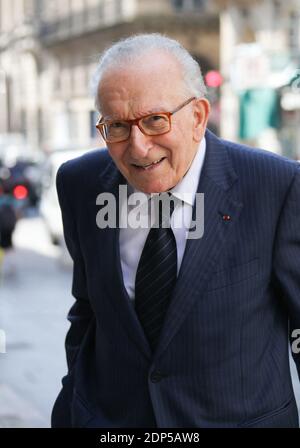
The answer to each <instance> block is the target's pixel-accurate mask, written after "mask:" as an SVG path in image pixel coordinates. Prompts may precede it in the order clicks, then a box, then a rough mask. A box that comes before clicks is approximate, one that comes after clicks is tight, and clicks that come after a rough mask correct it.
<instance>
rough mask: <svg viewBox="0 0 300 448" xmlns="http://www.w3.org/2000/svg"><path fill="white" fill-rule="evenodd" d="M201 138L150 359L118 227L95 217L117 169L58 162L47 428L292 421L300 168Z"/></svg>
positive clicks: (104, 163) (91, 160)
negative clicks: (51, 398) (60, 236)
mask: <svg viewBox="0 0 300 448" xmlns="http://www.w3.org/2000/svg"><path fill="white" fill-rule="evenodd" d="M206 139H207V151H206V157H205V161H204V166H203V170H202V175H201V178H200V181H199V187H198V191H199V192H203V193H204V194H205V199H204V203H205V227H204V236H203V237H202V238H201V239H198V240H197V239H195V240H188V241H187V246H186V250H185V254H184V259H183V262H182V265H181V270H180V273H179V276H178V279H177V283H176V287H175V290H174V294H173V297H172V301H171V304H170V307H169V309H168V312H167V316H166V319H165V322H164V326H163V329H162V334H161V338H160V342H159V344H158V347H157V350H156V352H155V353H154V354H153V355H151V352H150V348H149V345H148V343H147V340H146V337H145V335H144V333H143V330H142V328H141V326H140V324H139V321H138V319H137V316H136V314H135V311H134V308H133V307H132V304H131V302H130V300H129V298H128V296H127V293H126V290H125V287H124V284H123V280H122V272H121V265H120V255H119V244H118V230H117V229H108V228H107V229H102V230H100V229H99V228H98V227H97V226H96V220H95V217H96V213H97V211H98V210H99V207H97V206H96V197H97V195H98V194H99V193H101V192H113V193H115V194H116V195H117V192H118V186H119V184H120V182H124V179H123V178H122V176H121V175H120V173H119V172H118V171H117V169H116V167H115V165H114V163H113V162H112V160H111V159H110V157H109V155H108V153H107V151H106V150H99V151H98V150H96V151H93V152H90V153H87V154H86V155H84V156H82V157H80V158H78V159H75V160H72V161H69V162H67V163H65V164H64V165H63V166H62V167H61V168H60V170H59V172H58V176H57V189H58V195H59V201H60V205H61V209H62V216H63V223H64V232H65V239H66V243H67V246H68V249H69V251H70V254H71V256H72V258H73V260H74V273H73V274H74V275H73V286H72V293H73V295H74V297H75V298H76V301H75V304H74V305H73V306H72V308H71V310H70V313H69V316H68V318H69V320H70V322H71V327H70V329H69V331H68V334H67V337H66V353H67V361H68V374H67V375H66V376H65V377H64V378H63V380H62V383H63V388H62V390H61V392H60V394H59V396H58V398H57V400H56V402H55V405H54V408H53V412H52V426H53V427H61V426H63V427H66V426H73V427H123V428H124V427H161V428H163V427H190V428H192V427H294V426H297V425H298V414H297V408H296V404H295V398H294V394H293V389H292V383H291V376H290V370H289V358H288V339H289V337H290V335H291V334H292V331H293V329H299V328H300V172H299V167H298V164H297V163H296V162H293V161H290V160H287V159H284V158H282V157H279V156H276V155H274V154H271V153H268V152H265V151H260V150H254V149H251V148H248V147H245V146H241V145H238V144H233V143H230V142H227V141H224V140H221V139H218V138H217V137H216V136H215V135H214V134H212V133H211V132H210V131H207V132H206ZM224 214H226V215H230V217H231V220H229V221H226V220H223V219H222V216H223V215H224ZM298 347H299V345H298ZM299 356H300V355H299V354H296V353H294V359H295V361H296V364H297V368H298V373H300V360H299Z"/></svg>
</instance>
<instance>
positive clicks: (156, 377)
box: [150, 370, 166, 383]
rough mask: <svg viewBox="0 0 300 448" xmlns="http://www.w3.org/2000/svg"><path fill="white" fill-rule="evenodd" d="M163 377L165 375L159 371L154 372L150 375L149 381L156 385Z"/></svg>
mask: <svg viewBox="0 0 300 448" xmlns="http://www.w3.org/2000/svg"><path fill="white" fill-rule="evenodd" d="M164 376H166V375H164V374H163V373H162V372H160V371H159V370H154V371H153V372H152V373H151V375H150V380H151V381H152V383H158V382H159V381H161V380H162V379H163V377H164Z"/></svg>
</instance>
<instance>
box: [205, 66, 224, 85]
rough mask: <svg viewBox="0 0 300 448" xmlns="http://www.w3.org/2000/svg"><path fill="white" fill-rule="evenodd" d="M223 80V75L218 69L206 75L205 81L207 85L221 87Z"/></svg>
mask: <svg viewBox="0 0 300 448" xmlns="http://www.w3.org/2000/svg"><path fill="white" fill-rule="evenodd" d="M222 82H223V78H222V75H221V73H219V72H218V71H217V70H210V71H209V72H207V73H206V75H205V83H206V85H207V87H220V85H221V84H222Z"/></svg>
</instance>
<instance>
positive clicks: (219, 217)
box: [96, 131, 243, 358]
mask: <svg viewBox="0 0 300 448" xmlns="http://www.w3.org/2000/svg"><path fill="white" fill-rule="evenodd" d="M205 137H206V156H205V161H204V165H203V169H202V174H201V177H200V181H199V185H198V189H197V191H198V192H199V193H204V235H203V237H202V238H200V239H189V240H188V241H187V244H186V249H185V253H184V257H183V260H182V264H181V268H180V272H179V276H178V279H177V282H176V287H175V290H174V294H173V297H172V301H171V304H170V306H169V309H168V312H167V315H166V319H165V322H164V325H163V328H162V333H161V338H160V341H159V344H158V346H157V349H156V352H155V354H154V356H155V358H157V357H158V356H160V355H161V353H162V352H163V351H164V350H165V349H166V348H167V346H168V344H169V343H170V341H171V340H172V338H173V337H174V335H175V334H176V332H177V331H178V330H179V328H180V326H181V324H182V323H183V321H184V319H185V318H186V316H187V314H188V313H189V311H190V310H191V308H192V306H193V304H194V302H195V300H201V297H202V295H203V293H204V291H205V287H206V284H207V282H208V280H209V278H210V275H211V274H212V272H213V269H214V267H215V264H216V262H217V260H218V258H219V257H220V255H221V253H222V248H223V247H224V245H225V243H226V240H227V238H228V235H229V234H230V232H231V231H232V228H233V226H234V225H235V222H236V221H237V219H238V217H239V214H240V211H241V209H242V207H243V205H242V204H241V203H240V201H239V200H238V198H236V197H233V195H232V193H231V191H230V188H231V186H232V185H233V184H234V183H235V182H237V181H238V177H237V175H236V173H235V171H234V169H233V167H232V164H231V161H230V160H229V158H228V155H227V150H226V147H225V145H224V143H222V142H221V141H220V140H219V139H218V138H217V137H215V136H214V135H213V134H212V133H211V132H209V131H207V132H206V135H205ZM100 182H101V184H102V188H101V190H102V191H105V192H111V193H113V195H114V196H115V198H116V200H117V207H118V204H119V200H118V194H119V190H118V187H119V185H120V184H126V180H125V179H124V177H123V176H122V175H121V174H120V173H119V171H118V170H117V169H116V167H115V165H114V163H113V161H112V160H111V161H110V162H109V163H108V165H107V168H106V170H105V172H104V173H102V174H101V176H100ZM224 215H229V216H230V217H231V220H230V221H226V220H224V219H223V216H224ZM195 216H196V215H195V207H194V210H193V219H195ZM96 239H97V244H98V247H99V251H101V253H104V254H107V260H108V263H107V264H105V266H103V268H104V272H103V273H102V275H101V279H102V281H104V284H105V289H106V292H107V294H108V296H109V300H110V302H111V305H112V306H113V307H114V309H115V312H116V314H117V315H118V316H119V318H120V320H121V321H122V323H123V326H124V329H125V330H126V331H127V333H128V336H129V338H130V339H131V340H132V341H133V342H134V343H135V344H136V345H137V346H138V348H139V349H140V350H141V351H142V352H143V353H144V354H145V356H146V357H147V358H150V357H151V350H150V347H149V344H148V341H147V340H146V337H145V334H144V332H143V330H142V327H141V325H140V323H139V321H138V318H137V315H136V313H135V310H134V307H133V304H132V302H131V300H130V299H129V297H128V294H127V291H126V288H125V286H124V282H123V276H122V268H121V261H120V252H119V229H118V228H117V229H110V228H106V229H103V230H99V229H97V237H96ZM112 266H113V269H112V268H111V267H112Z"/></svg>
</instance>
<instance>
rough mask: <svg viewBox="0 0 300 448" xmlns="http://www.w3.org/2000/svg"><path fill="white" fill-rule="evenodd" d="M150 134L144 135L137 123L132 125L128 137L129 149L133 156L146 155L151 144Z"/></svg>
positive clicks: (138, 157) (136, 157) (140, 156)
mask: <svg viewBox="0 0 300 448" xmlns="http://www.w3.org/2000/svg"><path fill="white" fill-rule="evenodd" d="M150 138H151V137H150V136H148V135H145V134H143V133H142V131H141V130H140V129H139V127H138V126H137V125H132V127H131V133H130V137H129V151H130V154H131V156H132V157H133V158H135V159H140V158H142V157H146V156H147V154H148V151H149V149H150V146H151V142H150Z"/></svg>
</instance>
